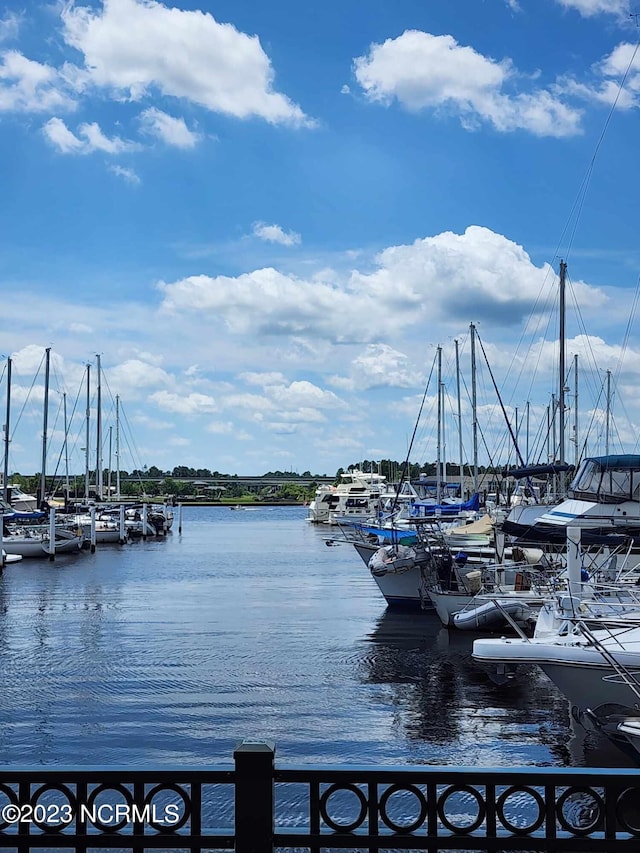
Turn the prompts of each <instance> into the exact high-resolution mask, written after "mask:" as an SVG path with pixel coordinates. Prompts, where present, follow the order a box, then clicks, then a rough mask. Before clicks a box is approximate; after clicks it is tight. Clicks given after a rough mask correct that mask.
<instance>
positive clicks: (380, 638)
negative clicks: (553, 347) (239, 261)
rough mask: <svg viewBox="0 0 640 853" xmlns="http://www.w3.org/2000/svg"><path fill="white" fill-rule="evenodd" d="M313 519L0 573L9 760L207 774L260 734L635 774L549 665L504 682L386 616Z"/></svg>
mask: <svg viewBox="0 0 640 853" xmlns="http://www.w3.org/2000/svg"><path fill="white" fill-rule="evenodd" d="M305 515H306V510H304V509H300V508H260V509H257V510H254V511H243V512H230V511H229V509H228V508H196V507H190V508H186V509H185V510H184V515H183V533H182V535H179V534H178V532H177V529H176V530H174V532H173V534H171V535H170V536H169V537H168V538H167V540H166V541H159V542H155V541H148V542H146V543H143V542H136V543H132V544H130V545H127V546H124V547H123V548H117V547H115V548H114V547H110V546H102V547H101V548H99V550H98V551H97V552H96V553H95V554H93V555H91V554H89V553H88V552H84V553H82V554H78V555H76V556H72V557H67V558H63V557H59V558H58V559H57V560H56V562H55V563H49V562H46V561H35V560H30V561H27V560H25V561H22V563H19V564H16V565H11V566H7V568H6V569H5V571H4V574H3V575H2V576H1V577H0V671H1V672H2V680H3V684H2V691H1V692H0V762H1V763H2V764H3V765H5V766H7V765H21V766H24V765H38V764H44V765H56V764H65V765H125V764H129V765H130V764H134V765H138V764H146V765H149V766H164V765H166V766H175V765H189V766H193V765H207V764H211V763H216V762H221V761H222V762H225V763H226V762H227V761H230V759H231V754H232V751H233V748H234V746H235V745H236V743H237V742H238V741H239V740H241V739H243V738H250V739H263V738H266V739H270V740H274V741H276V743H277V750H278V756H279V758H280V759H285V760H290V761H292V760H293V761H298V760H299V761H304V762H330V763H340V762H350V763H389V762H390V763H414V762H415V763H432V764H464V765H485V766H489V765H491V766H497V765H530V764H540V765H557V766H560V765H563V766H564V765H584V764H587V765H592V766H593V765H608V766H616V765H618V766H628V764H629V762H628V761H627V760H626V759H625V757H624V756H623V755H622V754H621V753H618V752H617V751H615V750H614V749H613V748H601V744H600V743H599V742H598V741H595V740H594V738H593V737H592V738H587V739H586V740H585V738H584V737H575V736H574V732H573V730H572V728H571V724H570V719H569V714H568V708H567V704H566V702H565V701H564V699H563V698H562V697H561V696H560V695H559V694H558V693H557V692H556V691H555V689H554V688H553V686H552V685H551V684H550V683H549V682H548V681H547V680H546V679H545V677H544V676H543V675H541V674H538V670H536V669H532V670H531V671H530V672H529V674H528V677H527V678H524V679H521V680H519V681H518V682H516V683H511V684H509V685H508V686H506V687H497V686H496V685H495V684H494V683H493V682H492V681H491V680H490V679H489V678H488V676H487V674H486V673H485V671H484V670H483V669H482V668H481V667H480V666H478V665H476V664H475V663H474V662H473V661H472V660H471V658H470V649H471V644H472V639H473V637H472V636H471V635H468V634H465V633H456V632H453V631H451V632H450V631H448V630H446V629H444V628H442V627H441V625H440V623H439V621H438V620H437V618H436V617H433V616H427V615H422V614H418V615H415V616H411V615H407V614H395V613H393V612H391V611H387V610H386V607H385V604H384V600H383V599H382V597H381V596H380V594H379V592H378V589H377V586H376V585H375V583H374V581H373V580H372V579H371V577H370V576H369V573H368V571H367V569H366V567H365V566H364V564H363V563H362V561H361V560H360V558H359V557H358V556H357V554H356V553H355V551H354V550H353V549H352V548H350V547H347V546H340V547H335V548H328V547H326V545H325V544H324V540H323V535H326V533H327V531H326V530H324V531H322V530H319V529H317V528H314V527H312V526H310V525H308V524H307V523H306V522H305V521H304V518H305Z"/></svg>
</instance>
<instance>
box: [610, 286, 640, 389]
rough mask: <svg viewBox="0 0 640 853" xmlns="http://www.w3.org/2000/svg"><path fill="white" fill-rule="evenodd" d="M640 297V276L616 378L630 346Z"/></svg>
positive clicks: (623, 340)
mask: <svg viewBox="0 0 640 853" xmlns="http://www.w3.org/2000/svg"><path fill="white" fill-rule="evenodd" d="M639 295H640V276H638V280H637V282H636V291H635V293H634V295H633V302H632V304H631V313H630V314H629V319H628V320H627V326H626V329H625V332H624V338H623V339H622V351H621V353H620V358H619V359H618V366H617V367H616V370H615V375H616V377H617V376H619V374H620V371H621V370H622V359H623V356H624V353H625V352H626V350H627V347H628V345H629V336H630V334H631V326H632V324H633V320H634V318H635V315H636V310H637V308H638V298H639Z"/></svg>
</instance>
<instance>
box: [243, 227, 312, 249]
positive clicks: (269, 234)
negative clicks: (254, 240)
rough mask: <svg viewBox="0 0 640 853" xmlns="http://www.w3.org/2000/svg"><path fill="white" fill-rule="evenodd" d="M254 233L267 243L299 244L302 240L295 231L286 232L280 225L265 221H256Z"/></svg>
mask: <svg viewBox="0 0 640 853" xmlns="http://www.w3.org/2000/svg"><path fill="white" fill-rule="evenodd" d="M253 233H254V234H255V236H256V237H259V238H260V239H261V240H264V241H265V242H267V243H280V244H281V245H282V246H297V245H299V244H300V243H301V242H302V238H301V237H300V235H299V234H296V233H295V231H289V232H285V231H284V230H283V229H282V228H281V227H280V226H279V225H266V224H265V223H264V222H255V223H254V225H253Z"/></svg>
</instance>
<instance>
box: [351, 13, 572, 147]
mask: <svg viewBox="0 0 640 853" xmlns="http://www.w3.org/2000/svg"><path fill="white" fill-rule="evenodd" d="M354 73H355V76H356V79H357V80H358V82H359V83H360V85H361V86H362V88H363V90H364V92H365V94H366V96H367V98H368V99H369V100H371V101H376V102H379V103H382V104H386V105H388V104H390V103H391V102H392V101H393V100H394V99H396V100H398V101H399V102H400V103H401V104H402V105H403V106H405V107H406V108H407V109H410V110H413V111H418V110H423V109H427V108H432V109H435V108H448V109H450V110H452V111H454V112H456V113H457V114H458V115H459V116H460V118H461V120H462V122H463V124H464V125H465V126H466V127H472V126H473V125H474V124H477V123H478V122H479V121H485V122H489V123H490V124H492V125H493V127H494V128H495V129H496V130H498V131H501V132H509V131H514V130H517V129H522V130H527V131H530V132H531V133H534V134H536V135H537V136H571V135H573V134H575V133H578V132H579V123H580V116H581V114H580V112H579V111H578V110H575V109H572V108H570V107H568V106H567V105H565V104H563V103H562V102H561V101H560V100H558V99H557V98H556V97H554V95H553V94H552V93H551V92H549V91H547V90H544V89H538V90H535V91H533V92H531V93H523V94H514V95H509V94H506V93H505V91H504V90H505V89H506V86H507V84H508V83H510V82H513V81H515V79H516V78H517V76H518V75H517V73H516V71H515V70H514V68H513V67H512V64H511V62H510V60H503V61H502V62H496V61H495V60H494V59H491V58H488V57H485V56H483V55H482V54H480V53H477V52H476V51H475V50H474V49H473V48H471V47H464V46H461V45H459V44H458V43H457V41H456V40H455V39H454V38H453V36H450V35H442V36H435V35H431V34H430V33H425V32H420V31H417V30H407V31H405V32H404V33H403V34H402V35H401V36H399V37H398V38H395V39H387V41H385V42H384V43H383V44H374V45H372V46H371V48H370V51H369V54H368V55H367V56H360V57H358V58H357V59H355V60H354Z"/></svg>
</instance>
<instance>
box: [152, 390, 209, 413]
mask: <svg viewBox="0 0 640 853" xmlns="http://www.w3.org/2000/svg"><path fill="white" fill-rule="evenodd" d="M149 401H150V402H151V403H155V405H156V406H158V408H159V409H164V410H165V411H166V412H176V413H178V414H181V415H201V414H205V413H207V412H215V411H216V409H217V406H216V401H215V400H214V399H213V397H209V396H208V395H207V394H196V393H192V394H186V395H184V396H182V395H180V394H175V393H172V392H169V391H156V392H154V393H153V394H151V395H150V396H149Z"/></svg>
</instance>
